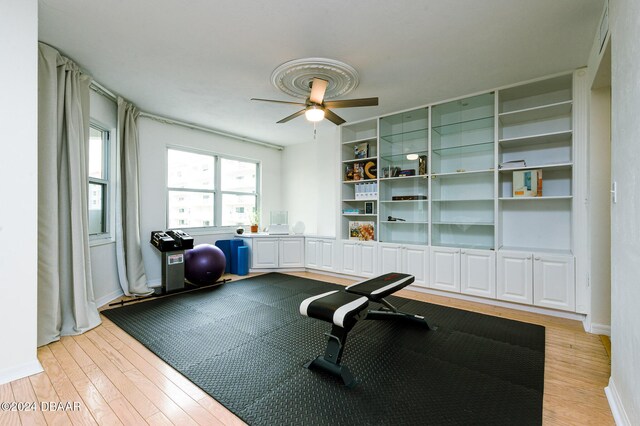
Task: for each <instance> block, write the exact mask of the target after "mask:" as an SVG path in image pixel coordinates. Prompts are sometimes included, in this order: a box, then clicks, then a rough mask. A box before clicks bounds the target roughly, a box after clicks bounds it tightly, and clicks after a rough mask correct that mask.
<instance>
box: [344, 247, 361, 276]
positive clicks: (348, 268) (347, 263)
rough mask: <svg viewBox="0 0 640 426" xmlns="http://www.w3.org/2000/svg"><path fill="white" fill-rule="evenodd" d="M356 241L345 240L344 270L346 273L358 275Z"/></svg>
mask: <svg viewBox="0 0 640 426" xmlns="http://www.w3.org/2000/svg"><path fill="white" fill-rule="evenodd" d="M356 244H358V243H356V242H347V241H344V242H343V243H342V272H344V273H345V274H351V275H356V272H357V270H356V259H357V255H356V248H358V246H357V245H356Z"/></svg>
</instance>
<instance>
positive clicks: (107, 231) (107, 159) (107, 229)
mask: <svg viewBox="0 0 640 426" xmlns="http://www.w3.org/2000/svg"><path fill="white" fill-rule="evenodd" d="M89 127H90V128H93V129H95V130H98V131H99V132H101V133H102V170H103V178H102V179H100V178H96V177H91V176H89V171H88V170H87V191H90V187H91V184H94V185H100V186H101V187H102V188H103V190H102V191H103V192H102V223H103V231H102V232H99V233H96V234H91V233H89V242H90V243H91V244H92V245H96V244H97V243H100V242H111V241H112V240H113V233H112V229H113V224H112V218H113V215H112V213H111V207H112V194H113V188H112V186H113V184H112V182H113V179H112V177H113V160H114V158H113V147H114V146H115V144H114V143H113V137H112V134H113V130H114V129H109V128H108V126H104V125H102V124H100V123H98V122H97V121H95V120H90V122H89ZM89 141H90V139H87V142H86V143H87V151H89V143H90V142H89ZM88 158H89V152H88V153H87V159H88ZM87 194H88V193H87ZM89 198H90V197H89V196H87V214H88V211H89V205H88V202H89ZM88 225H89V224H88V222H87V226H88Z"/></svg>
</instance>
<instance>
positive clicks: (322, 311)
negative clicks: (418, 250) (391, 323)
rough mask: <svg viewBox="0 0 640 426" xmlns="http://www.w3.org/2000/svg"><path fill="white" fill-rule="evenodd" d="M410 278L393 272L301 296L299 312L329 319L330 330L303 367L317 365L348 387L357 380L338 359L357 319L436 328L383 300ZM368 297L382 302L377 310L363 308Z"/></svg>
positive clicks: (316, 366) (407, 275) (411, 276)
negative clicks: (321, 351) (319, 351)
mask: <svg viewBox="0 0 640 426" xmlns="http://www.w3.org/2000/svg"><path fill="white" fill-rule="evenodd" d="M413 281H414V277H413V275H409V274H400V273H395V272H392V273H389V274H384V275H380V276H379V277H376V278H371V279H369V280H365V281H362V282H359V283H356V284H353V285H350V286H348V287H346V288H345V289H344V291H340V290H334V291H329V292H327V293H323V294H319V295H317V296H312V297H309V298H307V299H305V300H303V301H302V303H301V304H300V314H302V315H304V316H307V317H310V318H315V319H319V320H323V321H326V322H330V323H332V328H331V332H330V333H325V335H327V336H328V337H329V340H328V342H327V349H326V350H325V353H324V356H319V357H317V358H316V359H314V360H312V361H310V362H308V363H307V364H305V367H306V368H308V369H314V368H318V369H321V370H324V371H327V372H329V373H331V374H334V375H336V376H339V377H341V378H342V380H343V382H344V384H345V385H347V387H350V388H351V387H353V386H355V384H356V381H355V379H354V377H353V375H352V374H351V371H350V370H349V368H348V367H347V366H346V365H342V364H341V363H340V360H341V359H342V352H343V351H344V346H345V343H346V341H347V335H348V334H349V331H351V329H352V328H353V327H354V326H355V325H356V323H357V322H358V321H360V320H363V319H368V320H405V321H411V322H414V323H419V324H422V325H424V326H426V327H427V329H429V330H435V329H436V327H433V326H431V325H429V323H428V322H427V320H426V319H425V318H424V317H423V316H420V315H415V314H409V313H406V312H401V311H399V310H397V309H396V308H395V307H394V306H393V305H392V304H391V303H389V302H388V301H387V300H385V297H387V296H389V295H390V294H393V293H395V292H396V291H398V290H400V289H401V288H404V287H406V286H408V285H409V284H411V283H412V282H413ZM370 301H371V302H378V303H381V304H382V305H383V306H382V307H380V309H377V310H369V311H366V308H367V307H368V306H369V302H370Z"/></svg>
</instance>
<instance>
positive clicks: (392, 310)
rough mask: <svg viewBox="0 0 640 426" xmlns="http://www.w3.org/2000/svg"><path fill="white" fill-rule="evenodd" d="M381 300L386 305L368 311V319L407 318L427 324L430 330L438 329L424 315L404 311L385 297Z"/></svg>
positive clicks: (407, 319)
mask: <svg viewBox="0 0 640 426" xmlns="http://www.w3.org/2000/svg"><path fill="white" fill-rule="evenodd" d="M380 302H381V303H382V304H383V305H384V307H382V308H380V309H378V310H375V311H368V312H367V316H366V318H365V319H368V320H397V319H401V320H406V321H411V322H416V323H418V324H423V325H426V326H427V328H428V329H429V330H436V329H437V328H438V327H436V326H432V325H430V324H429V322H428V321H427V320H426V318H425V317H423V316H422V315H416V314H410V313H407V312H402V311H399V310H398V309H396V307H395V306H393V305H392V304H391V303H389V302H387V301H386V300H385V299H381V300H380Z"/></svg>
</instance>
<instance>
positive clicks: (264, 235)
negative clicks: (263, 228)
mask: <svg viewBox="0 0 640 426" xmlns="http://www.w3.org/2000/svg"><path fill="white" fill-rule="evenodd" d="M235 236H236V238H269V237H271V238H305V237H306V238H322V239H331V240H335V238H336V237H327V236H322V235H311V234H269V233H268V232H256V233H251V232H245V233H244V234H241V235H238V234H236V235H235Z"/></svg>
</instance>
